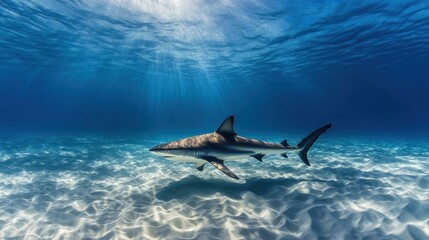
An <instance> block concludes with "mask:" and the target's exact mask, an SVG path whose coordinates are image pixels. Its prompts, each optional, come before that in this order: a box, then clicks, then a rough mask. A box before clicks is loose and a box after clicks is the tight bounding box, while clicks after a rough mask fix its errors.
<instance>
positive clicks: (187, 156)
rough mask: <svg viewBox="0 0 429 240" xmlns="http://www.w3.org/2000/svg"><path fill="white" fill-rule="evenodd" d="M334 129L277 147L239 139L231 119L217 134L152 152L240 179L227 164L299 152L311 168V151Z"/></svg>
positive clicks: (178, 141)
mask: <svg viewBox="0 0 429 240" xmlns="http://www.w3.org/2000/svg"><path fill="white" fill-rule="evenodd" d="M331 126H332V124H327V125H325V126H323V127H321V128H319V129H317V130H315V131H313V132H312V133H310V134H309V135H308V136H307V137H305V138H303V139H302V140H301V141H300V142H299V143H298V144H297V145H296V146H291V145H289V143H288V141H287V140H284V141H282V142H280V143H273V142H266V141H261V140H257V139H251V138H245V137H241V136H239V135H237V133H236V132H235V131H234V116H233V115H231V116H229V117H228V118H227V119H225V120H224V121H223V122H222V124H221V125H220V126H219V128H218V129H217V130H216V131H215V132H212V133H207V134H202V135H197V136H192V137H187V138H183V139H179V140H177V141H172V142H168V143H164V144H161V145H158V146H155V147H152V148H150V149H149V151H150V152H152V153H154V154H156V155H159V156H162V157H164V158H166V159H168V160H174V161H180V162H191V163H195V167H196V169H197V170H199V171H203V170H204V166H205V165H206V164H207V163H210V164H211V165H213V167H215V168H216V169H218V170H219V171H221V172H223V173H224V174H226V175H227V176H229V177H231V178H234V179H239V178H238V177H237V175H236V174H235V173H234V172H232V171H231V170H230V169H229V168H228V167H227V166H226V165H225V162H226V161H231V160H239V159H245V158H255V159H256V160H258V161H260V162H262V158H263V157H264V156H265V155H268V154H279V155H280V156H282V157H284V158H288V153H289V152H296V153H297V154H298V157H299V158H300V159H301V161H302V162H303V163H305V164H306V165H308V166H310V165H311V164H310V162H309V160H308V157H307V153H308V151H309V150H310V148H311V147H312V146H313V144H314V142H315V141H316V140H317V139H318V138H319V136H320V135H321V134H322V133H324V132H326V130H327V129H328V128H330V127H331Z"/></svg>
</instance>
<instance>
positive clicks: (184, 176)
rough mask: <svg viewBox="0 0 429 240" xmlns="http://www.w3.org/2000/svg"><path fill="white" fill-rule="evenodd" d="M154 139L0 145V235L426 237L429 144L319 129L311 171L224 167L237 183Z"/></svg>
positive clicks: (243, 163)
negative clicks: (169, 152) (169, 155)
mask: <svg viewBox="0 0 429 240" xmlns="http://www.w3.org/2000/svg"><path fill="white" fill-rule="evenodd" d="M260 138H261V139H264V140H271V141H279V142H280V141H281V140H283V139H282V138H280V137H268V138H267V137H260ZM173 139H174V138H171V139H166V141H167V140H173ZM294 140H298V139H294ZM160 142H161V141H146V140H140V139H139V140H137V139H107V138H95V137H88V138H82V137H62V138H60V137H51V138H37V137H32V138H29V137H26V138H13V139H12V138H9V139H2V140H0V179H1V181H0V239H9V238H10V239H429V189H428V188H429V142H424V141H416V140H413V141H407V140H404V139H402V140H393V139H384V140H383V139H377V140H374V139H364V138H359V139H347V138H329V137H327V136H323V137H322V138H321V139H320V140H319V141H318V142H317V143H316V144H315V145H314V147H313V149H312V150H311V151H310V153H309V158H310V162H311V163H312V164H313V165H312V166H311V167H307V166H306V165H304V164H303V163H302V162H300V160H299V159H298V157H297V156H295V155H294V154H292V153H291V154H290V156H289V158H288V159H285V158H282V157H280V156H276V155H272V156H267V157H265V158H264V161H263V162H262V163H261V162H258V161H257V160H256V159H243V160H239V161H232V162H227V165H228V167H229V168H230V169H231V170H232V171H234V172H235V173H236V174H237V175H238V176H239V177H240V180H239V181H235V180H233V179H230V178H228V177H227V176H225V175H224V174H222V173H221V172H219V171H217V170H216V169H215V168H213V167H212V166H206V168H205V170H204V171H203V172H199V171H197V170H196V169H195V167H194V165H193V164H186V163H179V162H173V161H168V160H165V159H162V158H160V157H158V156H155V155H152V154H151V153H150V152H148V149H149V148H150V147H151V146H154V145H156V144H159V143H160ZM290 142H291V143H292V142H296V141H290Z"/></svg>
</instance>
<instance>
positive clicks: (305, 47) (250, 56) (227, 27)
mask: <svg viewBox="0 0 429 240" xmlns="http://www.w3.org/2000/svg"><path fill="white" fill-rule="evenodd" d="M428 16H429V2H428V1H426V0H401V1H375V0H367V1H359V2H333V1H326V0H324V1H306V3H303V2H296V1H274V2H273V1H247V2H246V4H244V3H242V2H237V1H230V0H224V1H199V0H192V1H187V2H186V3H184V2H182V1H166V2H163V3H160V2H158V1H129V0H109V1H104V0H103V1H101V0H96V1H83V0H73V1H59V0H51V1H41V0H3V1H1V2H0V21H1V22H0V31H1V32H2V34H1V35H0V45H1V46H2V47H3V48H4V49H3V51H0V64H1V65H3V64H7V66H8V67H9V66H14V65H15V66H18V65H21V64H24V65H30V66H33V67H38V68H41V69H45V68H49V69H55V70H57V71H66V72H67V71H69V72H75V71H82V70H86V71H87V72H95V73H99V71H107V72H109V73H116V74H119V75H120V74H122V75H123V74H126V73H127V72H132V73H133V74H134V76H128V77H138V76H140V77H141V75H142V74H149V75H151V76H155V77H156V76H159V75H168V74H174V75H180V76H181V77H183V78H185V77H186V74H189V73H190V71H189V70H190V69H191V70H192V69H193V70H194V71H196V70H198V71H204V72H205V74H209V75H210V74H211V73H213V74H215V72H218V69H222V72H224V74H226V75H229V74H232V75H243V74H245V75H248V76H251V74H266V73H273V72H275V73H277V74H280V75H281V74H283V75H284V74H286V75H287V74H293V73H296V72H298V71H300V70H304V69H312V71H316V70H318V69H320V70H322V69H327V68H329V66H336V67H339V66H342V67H350V66H357V67H359V66H361V65H362V64H363V65H365V67H368V66H370V65H371V64H369V63H371V62H374V63H376V64H373V67H374V68H381V67H384V66H385V65H386V64H391V63H392V62H397V61H403V60H410V59H425V58H428V57H429V45H428V41H427V39H428V38H429V34H428V33H429V17H428ZM118 46H120V47H118ZM166 60H167V61H166ZM59 62H61V63H62V64H61V65H62V67H61V68H58V63H59ZM165 62H171V63H165ZM162 63H164V64H162ZM383 63H384V64H383ZM177 72H180V74H177ZM133 74H131V75H133ZM193 74H194V75H195V72H193ZM183 75H184V76H183ZM106 76H108V74H106ZM149 77H150V76H149Z"/></svg>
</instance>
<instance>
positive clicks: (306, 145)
mask: <svg viewBox="0 0 429 240" xmlns="http://www.w3.org/2000/svg"><path fill="white" fill-rule="evenodd" d="M331 126H332V124H328V125H325V126H323V127H321V128H319V129H317V130H316V131H314V132H312V133H310V135H308V136H307V137H305V138H304V139H302V140H301V142H299V143H298V145H297V147H298V148H299V149H300V150H299V151H298V156H299V158H300V159H301V161H303V162H304V163H305V164H307V165H308V166H310V162H309V161H308V158H307V152H308V150H309V149H310V148H311V146H313V144H314V142H315V141H316V140H317V138H318V137H319V136H320V135H321V134H322V133H324V132H326V130H327V129H328V128H330V127H331Z"/></svg>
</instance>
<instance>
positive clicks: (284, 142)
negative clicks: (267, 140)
mask: <svg viewBox="0 0 429 240" xmlns="http://www.w3.org/2000/svg"><path fill="white" fill-rule="evenodd" d="M280 144H281V145H283V147H290V145H289V143H288V142H287V139H285V140H283V142H281V143H280Z"/></svg>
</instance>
